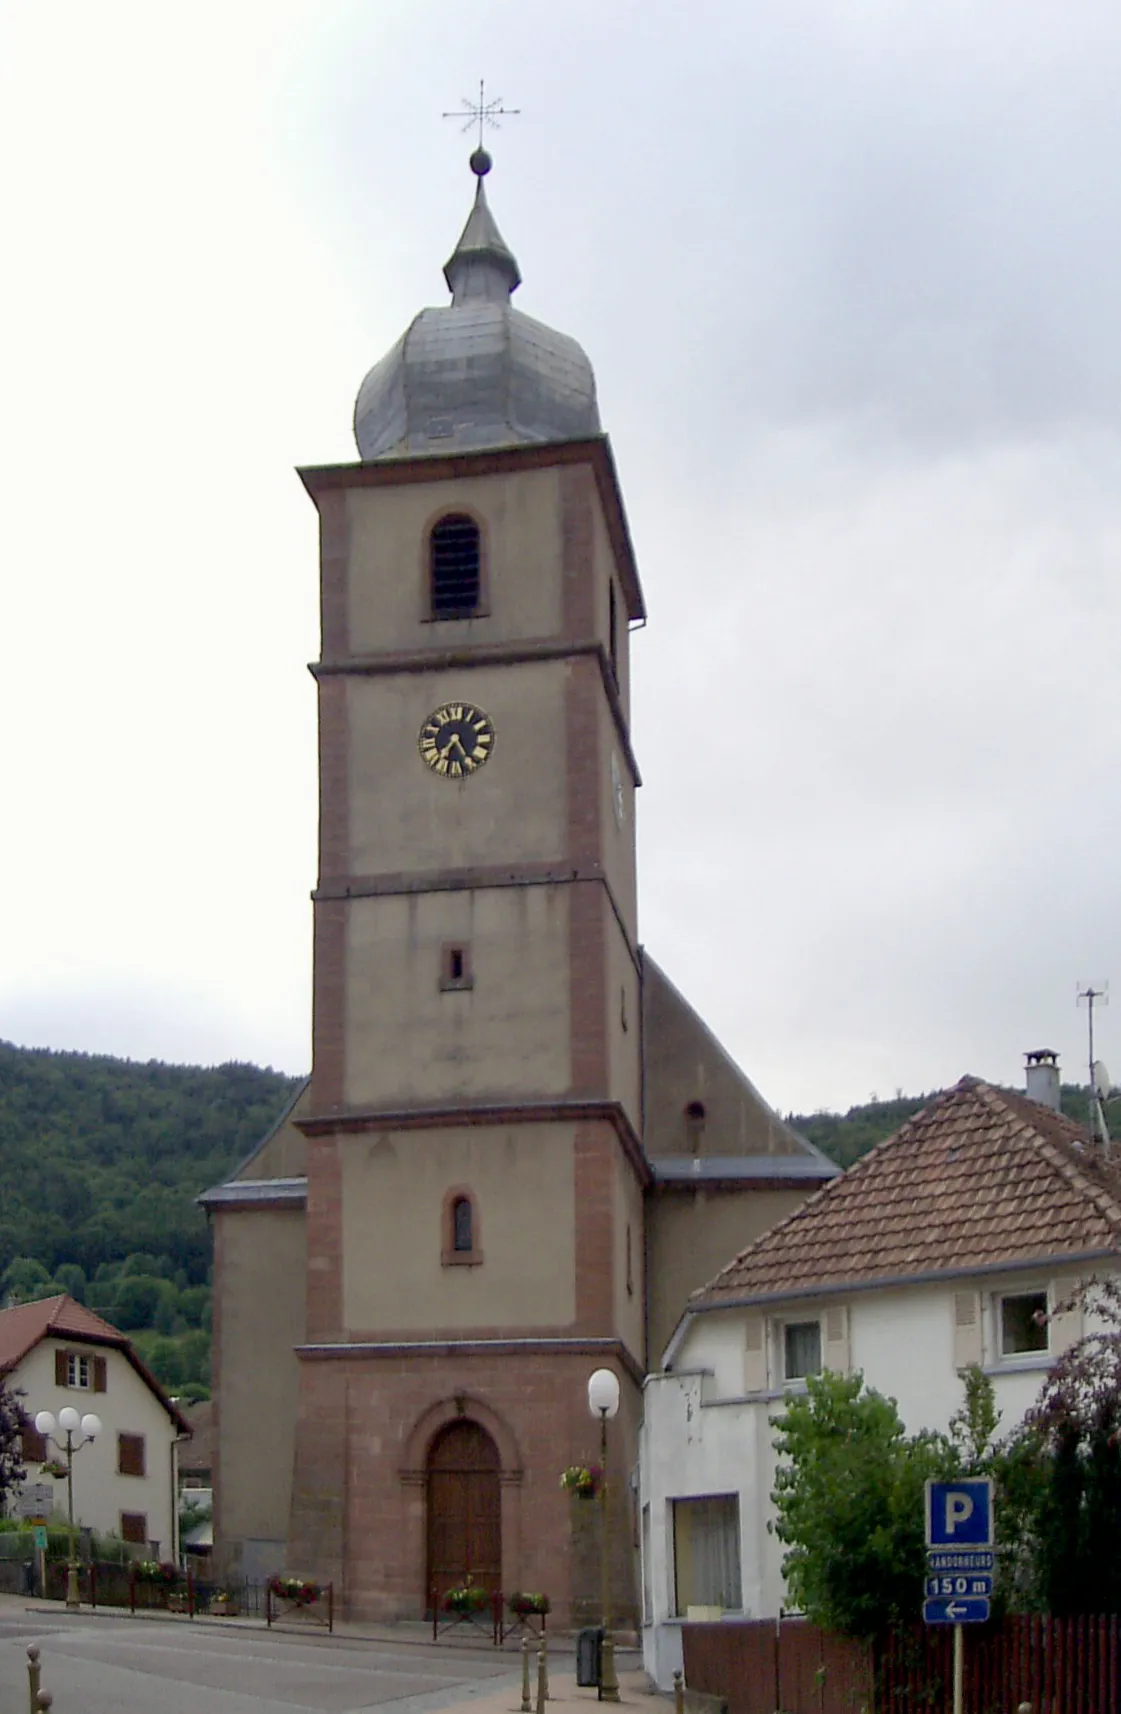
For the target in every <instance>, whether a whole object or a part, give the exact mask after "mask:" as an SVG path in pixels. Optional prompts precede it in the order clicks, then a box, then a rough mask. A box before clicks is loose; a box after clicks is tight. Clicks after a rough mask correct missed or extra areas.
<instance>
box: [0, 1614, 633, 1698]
mask: <svg viewBox="0 0 1121 1714" xmlns="http://www.w3.org/2000/svg"><path fill="white" fill-rule="evenodd" d="M31 1645H35V1646H37V1647H38V1648H39V1650H40V1665H41V1668H42V1688H43V1689H44V1690H46V1691H48V1692H50V1694H51V1696H52V1697H53V1714H149V1711H150V1710H159V1711H161V1714H199V1711H200V1709H205V1710H207V1711H208V1714H209V1711H211V1710H213V1714H362V1711H364V1710H370V1709H377V1710H381V1711H382V1714H435V1711H441V1714H520V1711H521V1709H522V1662H521V1653H520V1648H519V1647H518V1646H517V1645H516V1644H515V1642H514V1640H513V1639H511V1640H510V1641H508V1642H507V1644H506V1645H505V1647H504V1648H502V1649H498V1648H494V1647H492V1646H491V1645H490V1643H489V1641H488V1640H487V1638H485V1637H484V1636H483V1635H482V1633H481V1632H480V1633H479V1635H478V1637H477V1639H476V1638H474V1637H472V1636H470V1635H469V1634H468V1635H465V1636H462V1637H461V1636H460V1634H459V1633H458V1632H456V1633H454V1634H453V1635H451V1636H445V1637H441V1638H440V1640H439V1641H438V1642H436V1643H433V1641H432V1631H431V1627H430V1626H428V1625H423V1624H419V1623H416V1624H401V1625H384V1626H372V1625H369V1626H368V1625H361V1624H349V1623H340V1624H337V1625H336V1626H335V1632H334V1635H333V1636H330V1635H328V1634H327V1633H326V1632H325V1631H323V1630H320V1629H317V1630H315V1631H314V1632H313V1631H311V1630H310V1628H305V1627H303V1626H301V1625H298V1624H296V1625H293V1626H292V1627H282V1626H274V1627H273V1629H272V1630H271V1631H270V1630H267V1629H266V1627H265V1624H264V1621H263V1620H259V1619H210V1618H196V1619H188V1618H186V1617H185V1616H178V1615H172V1614H165V1613H159V1614H154V1613H144V1614H139V1613H138V1614H136V1615H135V1616H134V1615H130V1614H128V1613H124V1612H121V1611H120V1610H119V1609H115V1608H100V1609H98V1610H97V1611H96V1612H94V1611H91V1610H90V1609H89V1608H85V1609H83V1610H82V1611H81V1612H79V1613H69V1612H67V1610H66V1609H65V1607H63V1606H62V1605H61V1604H60V1603H59V1602H57V1601H33V1600H27V1599H25V1598H23V1597H20V1596H0V1709H2V1710H3V1711H4V1714H9V1711H10V1714H17V1711H19V1714H22V1710H23V1709H25V1708H27V1707H28V1678H27V1649H28V1647H29V1646H31ZM549 1650H550V1654H549V1700H548V1702H547V1704H546V1707H547V1710H548V1714H580V1711H581V1710H583V1711H584V1714H590V1711H591V1710H592V1709H594V1708H595V1707H596V1706H597V1702H598V1698H597V1696H596V1692H595V1691H594V1690H578V1689H577V1688H576V1681H575V1671H574V1666H575V1660H574V1652H573V1642H572V1639H571V1638H560V1639H557V1638H551V1639H550V1642H549ZM618 1665H619V1679H620V1686H621V1696H622V1699H623V1700H624V1701H626V1702H632V1703H634V1702H641V1703H643V1704H644V1705H645V1709H646V1710H647V1714H649V1711H650V1710H651V1706H652V1702H653V1701H654V1700H660V1699H653V1698H651V1695H650V1692H649V1689H648V1684H647V1679H646V1676H645V1674H644V1673H643V1672H642V1671H641V1670H639V1662H638V1656H637V1654H636V1653H635V1651H633V1650H620V1651H619V1654H618ZM536 1701H537V1672H536V1658H535V1657H531V1676H530V1707H531V1710H534V1711H535V1710H536Z"/></svg>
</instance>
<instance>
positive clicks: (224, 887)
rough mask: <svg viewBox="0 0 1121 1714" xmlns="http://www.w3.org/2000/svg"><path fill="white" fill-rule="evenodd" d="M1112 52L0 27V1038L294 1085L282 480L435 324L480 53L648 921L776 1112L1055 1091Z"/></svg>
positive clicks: (840, 19) (1113, 94)
mask: <svg viewBox="0 0 1121 1714" xmlns="http://www.w3.org/2000/svg"><path fill="white" fill-rule="evenodd" d="M1119 65H1121V7H1118V6H1117V4H1116V0H1102V3H1100V4H1096V3H1094V0H985V4H984V5H978V4H976V0H895V3H888V0H833V3H830V0H786V3H784V4H775V3H774V0H699V3H697V4H694V5H692V6H682V5H680V4H669V3H668V0H566V3H565V4H564V5H563V6H556V5H547V4H545V0H471V3H470V4H464V3H462V0H459V3H455V0H409V3H408V4H401V3H400V0H397V3H395V4H389V3H388V0H222V3H221V4H217V3H215V0H202V3H199V0H196V3H194V4H192V5H191V6H190V7H172V6H170V5H159V4H156V5H153V4H152V3H151V0H143V3H141V0H104V3H103V4H101V5H98V6H91V5H89V4H88V0H56V3H55V4H52V5H49V6H47V5H38V6H36V5H29V4H27V3H26V0H0V161H2V162H3V165H2V167H0V173H2V175H3V187H2V189H3V196H2V202H0V209H2V219H3V223H4V230H3V241H4V252H5V257H6V262H5V266H4V269H3V273H2V275H0V281H2V283H0V329H2V333H0V337H2V340H3V347H2V351H0V374H2V386H0V460H2V462H0V469H2V472H3V485H4V500H3V505H2V507H0V554H2V560H0V563H2V567H3V576H2V587H0V603H2V610H0V625H2V631H0V636H2V648H3V673H2V675H0V697H2V709H0V714H2V719H3V726H2V730H3V734H4V764H5V765H4V779H5V791H4V807H5V815H4V825H3V830H2V837H0V1036H2V1037H5V1038H7V1039H10V1040H13V1041H16V1042H19V1043H24V1044H28V1045H47V1046H52V1047H57V1048H82V1049H88V1050H91V1051H97V1052H109V1053H115V1054H121V1055H127V1056H129V1057H133V1058H143V1059H146V1058H149V1057H158V1058H161V1059H166V1060H174V1061H202V1062H206V1063H210V1062H217V1061H222V1060H227V1059H249V1060H255V1061H257V1062H259V1063H262V1064H272V1065H275V1066H278V1067H282V1068H283V1069H285V1070H287V1071H292V1072H297V1071H303V1070H305V1069H306V1068H307V1065H308V1062H309V1053H310V1047H309V1040H310V1031H309V1026H310V974H311V971H310V956H311V907H310V904H309V902H308V894H309V891H310V889H311V887H312V886H313V885H314V879H315V872H314V871H315V814H316V799H315V791H316V782H315V698H314V690H313V684H312V680H311V679H310V677H309V676H308V674H307V672H306V670H305V668H306V663H307V662H308V661H309V660H311V659H312V658H314V656H315V655H316V653H317V651H318V635H317V587H316V585H317V563H316V553H317V547H316V530H315V514H314V510H313V508H312V506H311V504H310V502H309V501H308V499H307V496H306V495H305V493H304V492H303V489H302V488H301V486H300V484H299V482H298V480H297V478H296V476H295V475H294V474H293V467H294V466H296V465H299V464H317V463H331V462H341V461H347V460H350V459H353V458H354V457H355V456H356V454H355V452H354V446H353V440H352V437H351V428H350V419H351V412H352V408H353V400H354V395H355V393H356V391H357V388H358V385H359V383H360V381H361V379H362V377H363V375H364V373H365V372H366V370H367V369H368V368H369V367H370V366H371V365H372V364H373V363H374V362H375V361H376V359H377V358H378V357H380V356H381V355H382V353H383V352H384V351H385V350H386V349H387V348H388V346H389V345H391V344H392V343H393V341H394V340H395V339H396V338H397V337H398V335H399V334H400V333H401V331H402V330H403V328H404V327H405V325H406V324H407V322H408V321H409V319H410V318H411V317H412V315H413V314H415V312H416V311H417V310H418V309H419V308H420V307H422V306H423V305H425V304H431V303H442V302H444V301H446V293H445V290H444V286H443V281H442V278H441V274H440V268H441V265H442V263H443V262H444V260H445V259H446V256H447V254H448V252H449V250H450V249H451V247H452V245H453V243H454V241H455V238H456V237H457V235H458V232H459V230H460V228H461V226H462V224H463V221H464V219H465V218H466V215H467V212H468V209H469V206H470V199H471V194H472V188H473V180H472V179H471V176H470V174H469V172H468V170H467V166H466V157H467V154H468V153H469V150H470V147H471V139H470V138H469V137H464V136H463V135H462V134H461V132H460V129H459V127H458V125H456V124H454V123H452V122H448V121H442V120H441V118H440V114H441V111H442V110H443V109H445V108H454V107H456V106H458V105H459V102H460V100H461V98H462V97H463V96H465V95H470V94H471V93H472V92H473V91H474V90H475V89H476V88H477V86H478V79H479V78H480V76H484V77H485V78H486V79H487V84H488V92H489V93H492V94H494V95H497V96H501V97H502V98H504V100H505V102H506V104H507V105H508V106H511V107H517V108H520V109H521V116H520V117H518V118H511V119H509V120H507V121H506V122H505V123H504V124H503V127H502V129H501V131H500V132H492V133H490V134H489V137H488V144H489V146H490V147H491V149H492V152H493V154H494V157H495V170H494V172H493V174H492V176H491V178H490V180H489V182H488V189H489V193H490V200H491V206H492V208H493V210H494V213H495V215H496V217H497V219H498V222H499V224H500V226H501V229H502V232H503V234H504V236H505V238H506V240H507V242H508V243H509V244H510V246H511V248H512V249H513V250H514V251H515V253H516V255H517V257H518V260H519V262H520V264H521V269H522V274H523V276H524V282H525V283H524V285H523V286H522V288H521V290H520V292H519V294H518V299H517V302H518V306H519V307H520V308H522V309H524V310H525V311H526V312H527V313H529V314H531V315H534V316H536V317H538V318H539V319H542V320H545V321H548V322H550V323H552V324H553V325H555V326H557V327H560V328H562V329H564V330H565V331H566V332H569V333H572V334H573V335H575V337H576V338H578V339H579V340H580V342H581V343H582V344H583V345H584V347H585V349H586V350H587V351H588V353H589V355H590V356H591V358H592V361H593V363H594V365H595V368H596V373H597V379H598V385H599V394H600V406H601V414H602V417H603V421H604V424H605V427H606V428H607V429H608V431H609V433H610V435H611V438H612V442H613V445H614V449H615V455H616V459H617V462H618V466H619V471H620V475H621V480H622V485H623V492H624V496H625V500H626V504H627V508H628V513H629V517H630V523H631V528H632V532H633V535H634V539H635V544H636V548H637V552H638V558H639V564H640V569H641V574H642V577H643V581H644V585H645V591H646V598H647V605H648V609H649V614H650V622H649V626H648V628H647V629H646V630H645V631H643V632H642V633H640V634H639V635H637V636H636V637H635V639H634V652H633V658H634V662H635V699H634V700H635V706H634V724H635V745H636V750H637V753H638V757H639V761H640V764H641V766H642V769H643V773H644V778H645V786H644V789H643V791H642V793H641V795H640V823H639V840H640V845H639V868H640V877H641V933H642V938H643V940H644V942H645V944H646V945H647V946H648V947H649V949H650V950H651V952H652V953H653V954H654V955H655V956H656V957H657V958H658V960H659V961H660V962H661V963H662V965H663V966H664V968H665V969H666V970H667V971H668V973H669V974H670V975H671V976H672V978H673V979H674V980H675V981H676V982H677V983H678V985H679V986H680V987H682V988H683V989H684V991H685V992H686V994H687V995H688V996H689V998H690V999H691V1000H692V1001H693V1003H694V1004H695V1005H696V1006H697V1007H698V1009H699V1010H700V1011H701V1012H702V1014H703V1015H704V1016H705V1017H706V1018H707V1019H708V1020H709V1022H710V1023H711V1025H712V1026H713V1028H714V1029H715V1031H716V1033H717V1034H718V1035H719V1036H720V1037H721V1038H722V1039H723V1040H724V1042H725V1043H726V1044H727V1046H728V1047H729V1048H730V1049H731V1051H732V1052H733V1053H734V1054H735V1055H736V1057H737V1058H738V1059H739V1060H740V1061H741V1063H742V1064H743V1066H744V1067H745V1069H746V1070H747V1071H748V1072H749V1074H750V1075H751V1077H752V1078H753V1079H754V1080H755V1082H756V1083H757V1085H758V1086H759V1087H760V1089H761V1090H762V1091H763V1093H764V1094H765V1095H766V1096H768V1097H769V1098H770V1099H771V1101H772V1102H773V1103H774V1104H775V1105H776V1106H778V1107H779V1108H781V1109H783V1110H789V1109H793V1110H796V1111H805V1110H807V1109H811V1108H814V1107H818V1106H826V1107H845V1106H847V1105H848V1104H849V1103H851V1102H856V1101H862V1100H865V1099H867V1098H868V1097H869V1095H870V1094H871V1093H872V1092H876V1093H878V1094H879V1095H881V1096H886V1095H889V1094H892V1093H894V1092H895V1090H896V1089H897V1088H901V1089H903V1090H904V1091H907V1092H919V1091H923V1090H930V1089H934V1088H937V1087H940V1086H942V1085H944V1084H946V1083H948V1082H952V1081H953V1080H955V1079H956V1078H957V1077H959V1076H960V1075H961V1074H962V1073H964V1072H966V1071H971V1072H975V1073H977V1074H979V1075H981V1076H985V1077H989V1078H992V1079H994V1080H999V1081H1005V1082H1016V1081H1018V1080H1019V1078H1020V1074H1021V1072H1020V1067H1021V1064H1022V1061H1021V1054H1022V1052H1023V1050H1025V1049H1028V1048H1033V1047H1037V1046H1053V1047H1055V1048H1057V1049H1059V1050H1060V1052H1061V1053H1062V1056H1063V1063H1064V1069H1065V1072H1066V1074H1067V1075H1068V1076H1070V1077H1072V1078H1076V1077H1084V1076H1085V1072H1084V1070H1083V1064H1084V1060H1085V1015H1084V1013H1083V1012H1080V1011H1079V1010H1078V1008H1077V1006H1076V1003H1075V990H1076V984H1077V982H1078V981H1079V980H1080V979H1081V980H1085V979H1094V978H1097V979H1102V978H1108V977H1109V976H1110V975H1111V974H1113V975H1115V976H1116V977H1118V979H1119V980H1121V912H1119V910H1118V885H1119V855H1121V854H1119V847H1121V840H1119V832H1121V827H1119V822H1121V665H1119V650H1118V639H1119V637H1121V624H1119V622H1121V580H1119V578H1118V564H1119V561H1121V316H1119V311H1118V305H1119V303H1121V278H1119V275H1121V207H1119V203H1121V194H1119V192H1121V103H1119V102H1118V97H1117V75H1118V67H1119ZM1119 1036H1121V1006H1115V1008H1114V1009H1113V1011H1112V1012H1110V1011H1108V1010H1107V1011H1105V1012H1103V1013H1102V1015H1101V1019H1100V1026H1099V1032H1098V1043H1099V1048H1100V1052H1101V1054H1102V1055H1103V1056H1104V1058H1105V1059H1106V1061H1107V1063H1108V1062H1110V1061H1111V1059H1112V1061H1113V1062H1116V1063H1114V1064H1113V1070H1114V1072H1115V1074H1116V1075H1118V1076H1119V1077H1121V1041H1119V1040H1118V1037H1119Z"/></svg>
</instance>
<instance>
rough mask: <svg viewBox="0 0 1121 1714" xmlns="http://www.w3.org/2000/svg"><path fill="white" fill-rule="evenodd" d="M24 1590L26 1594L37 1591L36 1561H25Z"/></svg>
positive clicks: (32, 1593)
mask: <svg viewBox="0 0 1121 1714" xmlns="http://www.w3.org/2000/svg"><path fill="white" fill-rule="evenodd" d="M23 1592H24V1594H25V1595H34V1593H35V1561H34V1560H33V1559H25V1560H24V1562H23Z"/></svg>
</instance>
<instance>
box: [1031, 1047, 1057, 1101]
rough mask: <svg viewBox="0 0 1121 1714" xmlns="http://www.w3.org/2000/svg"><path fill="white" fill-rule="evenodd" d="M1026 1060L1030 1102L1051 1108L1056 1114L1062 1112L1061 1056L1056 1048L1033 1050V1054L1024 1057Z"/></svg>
mask: <svg viewBox="0 0 1121 1714" xmlns="http://www.w3.org/2000/svg"><path fill="white" fill-rule="evenodd" d="M1024 1059H1025V1061H1026V1069H1025V1072H1024V1076H1025V1078H1026V1080H1027V1093H1028V1100H1029V1101H1038V1102H1039V1105H1040V1106H1041V1107H1050V1108H1051V1109H1052V1110H1053V1111H1054V1112H1056V1113H1058V1112H1059V1111H1061V1107H1062V1102H1061V1100H1060V1093H1059V1056H1058V1054H1057V1053H1056V1052H1055V1050H1054V1048H1050V1047H1037V1048H1033V1050H1032V1052H1031V1053H1026V1054H1025V1055H1024Z"/></svg>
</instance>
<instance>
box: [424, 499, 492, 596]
mask: <svg viewBox="0 0 1121 1714" xmlns="http://www.w3.org/2000/svg"><path fill="white" fill-rule="evenodd" d="M480 546H481V544H480V539H479V526H478V524H477V523H476V522H475V520H474V518H469V517H467V515H466V514H465V513H462V512H453V513H450V514H449V515H448V516H447V517H446V518H441V519H440V521H439V523H438V524H434V525H433V528H432V534H431V536H430V537H429V584H430V595H431V607H432V617H433V619H470V618H471V616H472V615H473V614H474V613H476V612H477V611H478V606H479V590H480V557H481V556H480Z"/></svg>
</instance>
